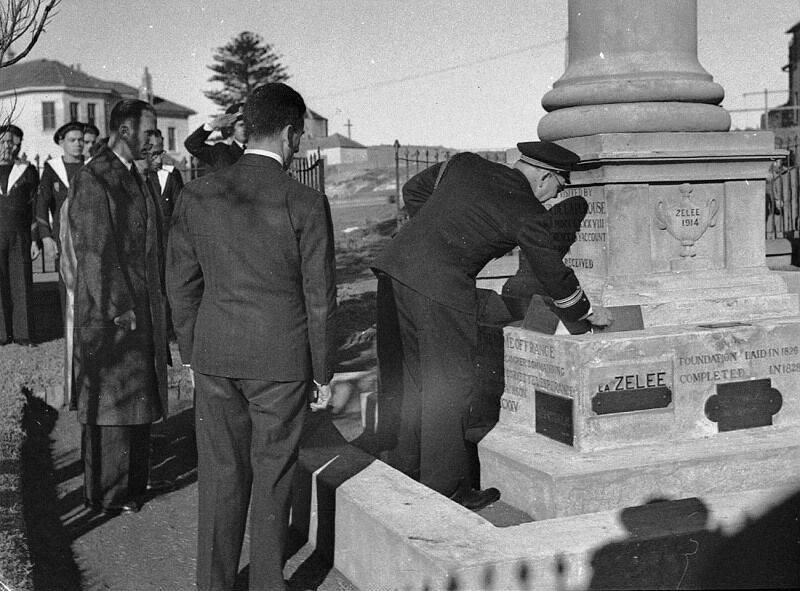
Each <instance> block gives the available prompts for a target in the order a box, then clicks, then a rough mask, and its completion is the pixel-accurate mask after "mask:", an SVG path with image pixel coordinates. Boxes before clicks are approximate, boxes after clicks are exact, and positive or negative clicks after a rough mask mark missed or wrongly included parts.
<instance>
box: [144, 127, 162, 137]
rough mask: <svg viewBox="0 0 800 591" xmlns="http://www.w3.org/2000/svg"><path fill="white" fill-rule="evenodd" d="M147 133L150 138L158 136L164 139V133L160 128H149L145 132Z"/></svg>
mask: <svg viewBox="0 0 800 591" xmlns="http://www.w3.org/2000/svg"><path fill="white" fill-rule="evenodd" d="M145 135H147V137H148V138H151V137H157V138H159V139H162V140H163V139H164V134H163V133H161V130H160V129H148V130H147V131H146V132H145Z"/></svg>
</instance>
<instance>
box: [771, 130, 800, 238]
mask: <svg viewBox="0 0 800 591" xmlns="http://www.w3.org/2000/svg"><path fill="white" fill-rule="evenodd" d="M775 147H777V148H781V149H783V150H788V151H789V155H788V156H787V158H786V162H785V163H782V164H781V165H779V166H776V167H775V168H774V169H773V171H772V173H771V175H770V178H768V179H767V191H766V216H765V217H766V219H765V222H766V234H765V235H766V237H767V238H790V239H791V238H798V237H800V161H799V160H800V135H797V134H796V135H794V136H783V137H776V138H775Z"/></svg>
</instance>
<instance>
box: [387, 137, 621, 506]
mask: <svg viewBox="0 0 800 591" xmlns="http://www.w3.org/2000/svg"><path fill="white" fill-rule="evenodd" d="M519 147H520V150H521V152H522V154H523V156H522V158H521V160H520V161H519V162H517V163H515V165H514V166H513V167H512V168H509V167H506V166H505V165H503V164H498V163H492V162H489V161H487V160H485V159H483V158H481V157H479V156H477V155H475V154H470V153H464V154H458V155H456V156H454V157H453V158H451V159H450V160H449V161H447V164H446V165H445V164H442V163H440V164H437V165H434V166H432V167H431V168H428V169H427V170H424V171H423V172H421V173H419V174H418V175H416V176H415V177H413V178H412V179H411V180H410V181H408V183H406V185H405V186H404V187H403V199H404V201H405V205H406V210H407V211H408V213H409V215H410V218H411V219H410V220H409V222H408V223H407V224H406V225H405V226H404V227H403V229H402V230H401V231H400V232H399V234H398V235H397V236H396V237H395V238H394V239H393V240H392V241H391V242H390V243H389V244H388V245H387V246H386V248H384V250H383V252H381V254H380V255H379V256H378V257H377V259H376V260H375V263H374V265H373V267H374V269H375V270H376V274H377V275H378V362H379V368H380V377H381V388H382V392H381V399H380V401H379V408H380V407H381V406H383V407H384V410H383V411H381V414H382V416H386V417H388V416H390V415H391V414H392V413H393V412H394V413H398V414H399V417H400V421H399V424H394V425H392V424H388V425H387V421H386V420H379V425H380V424H383V425H384V429H387V428H388V433H387V434H386V435H388V437H389V438H394V437H395V436H396V446H395V448H394V449H393V450H392V451H391V452H390V462H391V463H392V464H393V465H394V466H395V467H397V468H398V469H400V470H401V471H403V472H404V473H406V474H408V475H409V476H412V477H414V478H417V479H418V480H419V481H420V482H421V483H422V484H425V485H427V486H429V487H430V488H432V489H434V490H436V491H438V492H440V493H442V494H443V495H446V496H448V497H450V498H452V499H453V500H455V501H457V502H460V503H461V504H462V505H464V506H465V507H468V508H470V509H473V510H479V509H481V508H483V507H485V506H486V505H488V504H489V503H492V502H494V501H495V500H497V499H499V497H500V492H499V491H498V490H497V489H494V488H491V489H487V490H483V491H481V490H476V489H474V488H473V487H472V485H473V483H474V482H475V475H474V474H472V473H471V464H472V460H471V457H470V450H469V448H468V446H467V444H466V443H465V440H464V435H465V433H464V432H465V425H466V423H467V419H468V416H469V409H470V404H471V402H472V397H473V391H472V388H473V386H474V384H475V382H476V380H475V378H474V358H475V350H476V347H477V322H476V314H477V300H476V290H475V277H476V275H477V274H478V272H479V271H480V270H481V269H482V268H483V267H484V266H485V265H486V263H487V262H489V261H490V260H491V259H493V258H496V257H499V256H501V255H503V254H505V253H506V252H508V251H509V250H511V249H512V248H514V247H515V246H518V245H519V246H520V247H521V249H522V251H523V252H524V253H525V254H526V256H527V257H528V260H529V261H530V262H531V264H532V265H533V266H534V269H535V272H536V274H537V275H538V276H539V277H540V278H541V280H542V284H543V286H544V288H545V290H546V291H547V293H548V294H550V295H551V296H552V298H553V302H554V305H555V306H556V307H557V309H558V310H559V313H560V315H561V316H562V317H563V318H565V319H568V320H578V319H581V318H586V319H588V320H589V321H590V322H592V323H594V324H605V323H607V321H608V318H607V312H606V311H605V310H604V309H602V308H599V307H595V309H594V311H592V310H591V308H590V306H589V301H588V299H587V298H586V296H585V295H584V293H583V290H582V289H581V286H580V284H579V283H578V281H577V279H576V278H575V275H574V273H573V272H572V270H571V269H569V268H568V267H566V266H565V265H564V263H563V262H562V260H561V259H562V254H561V253H560V251H558V250H557V249H555V248H553V240H552V237H551V235H550V232H549V230H548V225H547V224H543V223H542V220H543V217H544V216H545V214H546V210H545V208H544V206H543V205H542V203H543V202H544V201H547V200H548V199H551V198H552V197H554V196H555V195H556V194H557V193H558V191H559V190H560V189H561V188H562V187H563V186H564V184H565V183H566V174H567V171H568V170H569V169H570V168H572V167H573V166H574V165H575V164H576V163H577V156H576V155H575V154H574V153H572V152H569V151H568V150H565V149H564V148H561V147H560V146H557V145H556V144H551V143H545V142H530V143H527V144H520V145H519ZM445 166H446V168H443V167H445Z"/></svg>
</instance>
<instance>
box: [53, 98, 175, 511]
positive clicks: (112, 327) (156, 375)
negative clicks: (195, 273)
mask: <svg viewBox="0 0 800 591" xmlns="http://www.w3.org/2000/svg"><path fill="white" fill-rule="evenodd" d="M155 127H156V116H155V112H154V111H153V108H152V107H151V106H150V105H148V104H147V103H144V102H142V101H138V100H123V101H121V102H120V103H118V104H117V105H116V106H115V107H114V108H113V109H112V111H111V115H110V123H109V129H110V135H109V142H108V146H107V147H104V148H102V149H101V150H100V151H99V152H97V153H96V155H95V156H94V158H93V159H92V161H91V162H90V163H89V164H87V165H86V166H84V167H83V168H82V169H81V170H80V171H79V172H78V174H77V175H76V176H75V178H74V181H73V184H72V187H71V189H70V191H71V192H70V196H69V198H68V207H69V212H68V218H69V230H70V232H71V236H72V243H73V247H74V252H75V260H76V263H77V266H76V277H75V331H74V341H75V342H74V354H73V361H74V368H73V372H74V379H75V391H74V393H73V399H72V408H74V409H76V410H77V411H78V420H79V421H80V423H81V424H82V425H83V455H84V458H83V460H84V471H85V473H84V487H85V490H84V493H85V500H86V503H87V505H88V506H90V507H92V508H94V509H97V510H102V511H104V512H106V513H109V514H116V513H120V512H131V511H138V510H139V508H140V506H141V500H142V497H143V495H144V494H145V492H146V490H147V481H148V472H149V456H150V445H149V437H150V424H151V423H152V422H154V421H157V420H159V419H161V418H163V417H165V416H166V415H167V386H166V382H167V379H166V378H167V376H166V366H167V338H166V327H165V317H164V298H165V295H164V289H163V283H162V280H161V266H162V258H161V257H162V253H161V250H160V248H159V242H160V232H161V219H160V215H159V208H158V205H157V203H156V202H155V197H154V196H153V194H152V193H151V192H150V191H149V190H148V189H147V186H146V184H145V183H144V181H143V180H142V178H141V176H140V175H139V173H138V171H137V170H136V167H135V165H134V164H133V161H134V160H135V159H137V158H140V157H142V152H143V151H144V150H146V146H147V144H148V138H147V135H146V133H147V130H149V129H155Z"/></svg>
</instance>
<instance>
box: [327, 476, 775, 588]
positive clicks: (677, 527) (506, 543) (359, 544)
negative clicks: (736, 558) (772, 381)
mask: <svg viewBox="0 0 800 591" xmlns="http://www.w3.org/2000/svg"><path fill="white" fill-rule="evenodd" d="M788 492H789V491H787V490H784V489H781V490H757V491H748V492H743V493H738V494H735V495H710V496H705V497H703V498H702V499H694V500H692V499H687V500H685V501H680V502H676V503H674V504H671V503H663V504H661V506H660V507H656V508H655V509H654V510H653V511H652V512H650V511H649V510H647V509H639V508H629V509H625V510H623V511H622V512H618V511H607V512H601V513H593V514H587V515H578V516H572V517H565V518H559V519H551V520H545V521H539V522H535V523H527V524H522V525H518V526H513V527H507V528H502V529H499V528H495V527H494V526H492V525H491V524H490V523H488V522H487V521H485V520H483V519H482V518H481V517H479V516H477V515H475V514H474V513H471V512H469V511H467V510H466V509H464V508H462V507H460V506H458V505H456V504H454V503H452V502H450V501H449V500H447V499H446V498H444V497H442V496H441V495H439V494H437V493H435V492H433V491H431V490H429V489H427V488H425V487H424V486H422V485H420V484H419V483H417V482H414V481H413V480H411V479H409V478H407V477H406V476H404V475H402V474H400V473H399V472H397V471H396V470H393V469H392V468H390V467H389V466H387V465H385V464H383V463H381V462H375V463H373V464H371V465H370V466H368V467H367V468H365V469H364V470H362V471H361V472H359V473H358V474H357V475H355V476H353V477H352V478H350V479H349V480H348V481H346V482H344V483H343V484H342V485H341V486H339V488H338V489H337V491H336V507H337V508H336V511H337V512H336V550H335V562H334V564H335V567H336V569H337V570H338V571H339V572H341V573H343V574H344V575H345V576H346V577H348V579H349V580H350V581H352V582H353V583H354V584H355V585H356V586H357V587H358V588H359V589H363V590H365V591H366V590H369V591H382V590H389V589H414V590H417V589H423V588H427V589H430V590H431V591H434V590H442V591H443V590H444V589H453V588H458V589H460V590H462V591H464V590H470V589H474V590H476V591H477V590H481V591H483V590H485V589H487V588H493V589H516V588H530V587H526V586H521V584H522V583H528V584H531V583H535V588H536V589H542V590H547V589H557V588H561V589H563V588H572V589H577V588H587V587H588V586H589V583H590V581H592V579H593V576H594V577H598V575H599V574H601V573H603V572H605V574H606V575H608V573H609V571H611V572H612V574H613V572H616V574H617V575H618V576H623V577H630V573H628V572H626V568H625V566H626V565H625V564H624V563H622V564H620V565H618V564H617V562H616V561H617V559H618V558H619V556H620V555H622V556H623V557H625V558H627V559H629V560H635V559H639V554H640V550H641V549H642V548H643V547H648V548H649V549H648V550H647V551H648V552H649V555H648V556H642V558H643V559H644V558H650V559H651V560H650V562H652V563H653V564H652V566H651V568H649V569H648V570H646V572H645V576H649V577H651V578H650V579H646V580H644V582H646V583H649V584H650V585H649V586H652V585H654V584H656V583H660V585H661V586H667V587H671V588H676V587H677V586H680V585H681V583H682V584H683V586H684V587H691V586H695V587H697V586H699V583H700V582H701V581H702V580H703V579H702V572H701V571H702V569H701V566H702V565H703V564H708V563H712V564H713V558H714V550H715V548H716V547H717V546H718V545H719V543H720V540H722V539H723V538H724V537H725V536H727V535H728V534H730V533H733V532H735V531H737V530H739V529H740V528H741V527H742V526H743V525H745V524H747V523H749V522H750V520H752V519H753V518H754V517H756V516H759V515H762V514H763V513H765V512H766V511H767V510H768V509H769V508H770V507H772V506H775V505H777V504H778V503H779V502H780V501H781V500H782V498H784V497H785V496H786V495H787V494H788ZM663 508H668V510H663ZM692 540H693V541H694V543H692ZM698 540H699V541H698ZM684 546H686V547H684ZM626 552H628V553H630V554H633V555H632V556H628V555H627V554H626ZM689 555H691V556H692V557H693V559H692V561H689V560H687V556H689ZM665 563H666V564H672V565H674V566H675V568H674V569H667V570H666V571H664V570H663V568H659V566H658V565H659V564H661V565H663V564H665ZM690 567H691V568H690ZM653 578H655V579H658V578H661V580H653ZM673 578H674V580H672V579H673ZM455 582H457V585H458V586H457V587H456V586H453V585H454V583H455ZM605 582H606V583H607V584H608V581H607V580H606V581H605ZM640 584H641V582H640ZM611 586H614V585H613V581H612V584H611ZM617 586H619V581H617ZM655 586H659V585H658V584H656V585H655ZM630 588H637V587H636V586H633V587H630ZM639 588H641V587H639Z"/></svg>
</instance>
